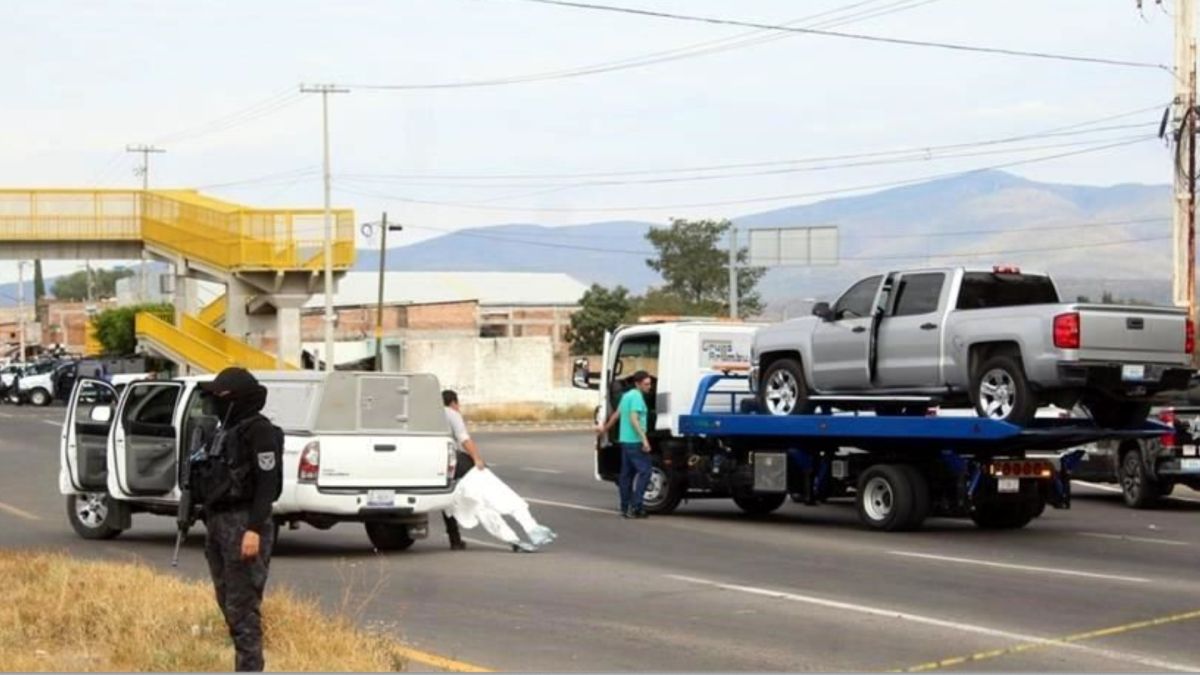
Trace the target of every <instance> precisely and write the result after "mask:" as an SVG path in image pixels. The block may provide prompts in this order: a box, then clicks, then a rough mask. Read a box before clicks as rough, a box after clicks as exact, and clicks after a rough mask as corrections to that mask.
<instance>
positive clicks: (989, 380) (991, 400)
mask: <svg viewBox="0 0 1200 675" xmlns="http://www.w3.org/2000/svg"><path fill="white" fill-rule="evenodd" d="M979 403H980V406H981V407H982V408H983V412H984V413H985V414H986V415H987V416H988V418H990V419H994V420H1004V419H1008V417H1009V415H1011V414H1012V411H1013V408H1014V407H1016V405H1017V391H1016V383H1015V382H1013V378H1012V375H1010V374H1009V373H1008V371H1006V370H1003V369H1000V368H994V369H992V370H989V371H987V373H985V374H984V376H983V378H982V379H981V380H980V381H979Z"/></svg>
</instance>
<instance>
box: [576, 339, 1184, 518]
mask: <svg viewBox="0 0 1200 675" xmlns="http://www.w3.org/2000/svg"><path fill="white" fill-rule="evenodd" d="M754 330H755V327H754V326H747V325H730V324H724V323H715V322H694V321H693V322H676V323H657V324H651V325H634V326H626V327H623V328H621V329H618V330H617V331H616V332H615V333H614V334H611V335H608V336H606V339H605V349H604V354H603V357H602V358H603V365H602V368H601V369H600V372H598V373H597V372H591V369H590V368H589V367H588V363H587V360H586V359H580V360H579V361H577V362H576V372H575V377H574V380H575V384H576V386H577V387H580V388H588V389H598V390H599V392H600V402H601V404H600V406H599V407H598V408H597V421H598V422H599V421H601V420H605V419H607V418H608V415H609V414H610V411H612V410H614V409H615V408H616V405H617V402H618V401H619V400H620V396H621V394H622V393H624V392H625V391H628V389H629V387H630V386H632V383H631V382H629V380H628V378H629V376H630V375H631V374H632V373H633V372H634V371H637V370H646V371H648V372H650V374H651V375H652V377H653V378H654V380H653V382H654V385H653V387H652V391H651V393H650V394H649V395H648V396H647V403H648V407H649V409H650V410H649V413H650V414H649V421H648V427H649V433H648V438H649V440H650V444H651V449H652V452H651V458H652V461H653V470H652V473H651V477H650V482H649V486H648V488H647V490H646V494H645V508H646V510H647V511H648V512H650V513H652V514H667V513H670V512H672V511H674V510H675V509H676V508H678V507H679V505H680V504H681V503H682V502H684V501H687V500H693V499H719V498H724V499H730V498H731V499H732V500H733V501H734V503H736V504H737V505H738V507H739V508H741V509H742V510H743V511H745V512H746V513H748V514H752V515H764V514H767V513H770V512H772V511H774V510H776V509H778V508H780V507H781V506H783V504H784V503H785V502H786V501H787V500H788V498H789V497H790V498H791V499H792V500H793V501H796V502H800V503H803V504H808V505H814V506H815V505H818V504H821V503H824V502H827V501H829V500H831V499H837V498H846V497H852V498H853V499H854V501H855V504H856V508H857V511H858V515H859V517H860V519H861V520H862V522H863V523H864V524H865V525H867V526H868V527H869V528H872V529H876V530H882V531H903V530H913V529H917V528H919V527H920V526H921V524H922V523H923V522H924V521H925V520H926V518H929V517H931V516H938V517H957V518H970V519H971V520H973V521H974V522H975V523H976V524H977V525H978V526H979V527H982V528H988V529H1015V528H1020V527H1024V526H1025V525H1027V524H1028V523H1029V522H1030V521H1032V520H1033V519H1035V518H1037V517H1038V516H1040V515H1041V514H1042V512H1043V511H1044V510H1045V507H1046V505H1050V506H1052V507H1054V508H1069V507H1070V504H1071V482H1070V480H1071V472H1072V470H1073V469H1074V468H1076V467H1078V466H1079V464H1080V462H1081V461H1082V460H1083V459H1084V456H1085V453H1084V451H1083V450H1081V449H1079V448H1081V446H1084V445H1087V444H1089V443H1094V442H1097V441H1102V440H1116V441H1126V440H1137V439H1151V438H1155V437H1158V436H1161V435H1162V434H1164V433H1166V432H1168V431H1169V428H1168V427H1166V426H1165V425H1163V424H1160V423H1158V422H1157V421H1150V420H1147V421H1146V422H1145V423H1143V424H1142V425H1141V426H1137V427H1134V428H1130V429H1119V430H1118V429H1107V428H1101V427H1097V426H1095V425H1094V424H1093V423H1092V422H1091V420H1087V419H1075V418H1067V419H1057V418H1052V419H1051V418H1048V419H1042V418H1038V419H1035V420H1033V422H1031V423H1030V424H1027V425H1025V426H1017V425H1014V424H1011V423H1008V422H1002V421H997V420H991V419H985V418H978V417H961V416H946V417H939V416H929V415H914V414H912V413H913V412H914V411H915V412H924V411H925V407H924V406H918V405H915V404H914V403H913V401H910V400H908V399H905V400H903V401H900V400H897V401H892V402H890V403H891V404H890V405H889V402H888V401H881V400H880V399H879V398H878V397H874V398H872V400H870V401H855V400H850V399H847V400H844V401H834V400H829V401H822V402H821V405H820V406H819V410H820V413H818V414H804V415H786V416H777V415H770V414H766V413H763V412H759V411H758V410H757V403H756V401H755V397H754V395H753V394H752V393H751V391H750V386H749V381H748V378H747V376H746V375H745V374H740V373H737V372H735V370H736V369H733V368H729V367H725V365H723V364H725V363H727V362H740V361H746V359H745V358H744V356H745V354H746V353H747V352H748V350H749V339H750V337H751V336H752V335H753V331H754ZM873 410H883V411H889V410H904V411H905V412H906V413H907V414H902V415H880V414H876V413H875V412H873ZM613 432H614V433H612V434H610V435H609V436H607V437H602V438H599V439H598V440H597V446H596V477H597V478H598V479H602V480H608V481H615V480H617V478H618V475H619V473H620V466H621V450H620V447H619V446H618V445H617V444H616V443H615V440H616V437H615V436H616V435H615V429H614V430H613ZM1033 452H1038V453H1047V452H1052V453H1055V455H1052V456H1050V457H1046V456H1042V457H1032V456H1030V454H1029V453H1033Z"/></svg>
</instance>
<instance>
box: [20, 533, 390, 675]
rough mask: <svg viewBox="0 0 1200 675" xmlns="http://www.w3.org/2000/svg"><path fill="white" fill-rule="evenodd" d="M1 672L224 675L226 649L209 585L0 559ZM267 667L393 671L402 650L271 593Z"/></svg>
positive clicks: (113, 568) (72, 564) (110, 566)
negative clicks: (0, 590) (198, 674)
mask: <svg viewBox="0 0 1200 675" xmlns="http://www.w3.org/2000/svg"><path fill="white" fill-rule="evenodd" d="M0 579H3V580H4V586H5V594H4V595H5V597H4V602H3V603H0V670H6V671H183V672H188V671H193V672H194V671H227V670H231V669H232V668H233V646H232V644H231V642H230V640H229V637H228V632H227V630H226V628H225V622H224V620H223V619H222V618H221V615H220V611H219V610H218V609H217V603H216V600H215V599H214V598H213V591H212V587H211V586H210V585H209V584H207V583H201V582H196V581H184V580H182V579H179V578H178V577H175V576H172V575H169V574H164V573H161V572H158V571H155V570H154V569H152V568H150V567H148V566H146V565H141V564H131V563H113V562H99V561H90V560H79V559H75V558H70V557H67V556H65V555H61V554H47V553H34V552H14V551H0ZM263 620H264V622H265V626H264V631H265V645H266V661H267V668H268V669H270V670H284V671H375V672H379V671H395V670H403V669H404V668H405V666H406V659H405V657H404V652H403V647H402V646H401V645H400V644H399V643H397V642H395V641H393V640H391V639H388V638H385V637H382V636H379V635H372V634H369V633H365V632H363V631H361V630H359V629H357V628H356V627H355V626H354V625H353V624H352V623H351V621H350V620H349V619H348V618H346V617H335V616H329V615H327V614H325V613H323V612H322V611H321V610H320V609H319V608H318V607H317V606H316V604H315V603H313V602H311V601H308V600H303V599H299V598H297V597H295V596H293V595H292V594H290V593H288V592H287V591H279V590H274V591H271V590H269V591H268V593H267V598H266V600H265V602H264V607H263Z"/></svg>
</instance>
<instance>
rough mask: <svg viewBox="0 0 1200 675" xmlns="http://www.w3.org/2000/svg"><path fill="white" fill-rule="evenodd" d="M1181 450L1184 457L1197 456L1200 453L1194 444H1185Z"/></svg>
mask: <svg viewBox="0 0 1200 675" xmlns="http://www.w3.org/2000/svg"><path fill="white" fill-rule="evenodd" d="M1179 452H1180V454H1181V455H1183V456H1184V457H1196V456H1197V455H1200V453H1198V452H1196V446H1194V445H1185V446H1183V447H1182V448H1180V449H1179Z"/></svg>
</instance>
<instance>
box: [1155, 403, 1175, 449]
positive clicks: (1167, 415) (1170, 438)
mask: <svg viewBox="0 0 1200 675" xmlns="http://www.w3.org/2000/svg"><path fill="white" fill-rule="evenodd" d="M1158 421H1159V422H1162V423H1163V424H1165V425H1167V426H1169V427H1171V431H1170V432H1169V433H1165V434H1163V435H1162V436H1159V437H1158V442H1159V443H1162V444H1163V447H1166V448H1173V447H1175V446H1176V445H1177V444H1178V441H1177V440H1176V438H1175V411H1174V410H1169V409H1168V410H1164V411H1162V412H1160V413H1158Z"/></svg>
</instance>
